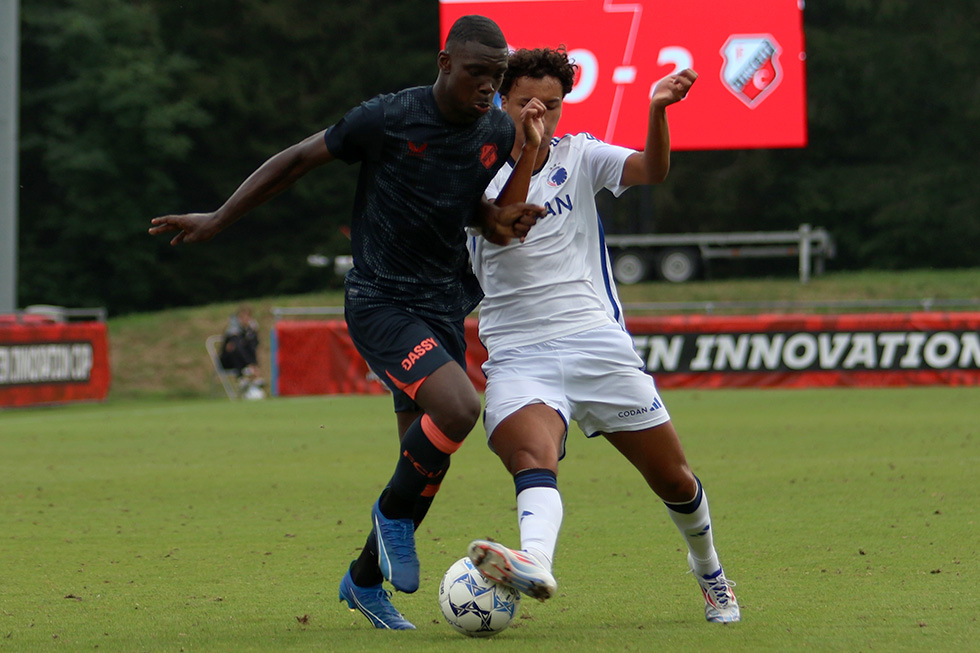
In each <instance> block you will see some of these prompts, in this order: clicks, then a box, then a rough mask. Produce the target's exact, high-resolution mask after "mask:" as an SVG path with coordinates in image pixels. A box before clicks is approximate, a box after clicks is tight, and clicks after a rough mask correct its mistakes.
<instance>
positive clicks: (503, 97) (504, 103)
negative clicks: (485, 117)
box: [500, 95, 507, 111]
mask: <svg viewBox="0 0 980 653" xmlns="http://www.w3.org/2000/svg"><path fill="white" fill-rule="evenodd" d="M500 108H501V109H502V110H503V111H507V96H506V95H501V96H500Z"/></svg>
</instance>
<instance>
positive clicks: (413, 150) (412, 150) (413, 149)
mask: <svg viewBox="0 0 980 653" xmlns="http://www.w3.org/2000/svg"><path fill="white" fill-rule="evenodd" d="M427 147H429V144H428V143H422V144H421V145H416V144H415V143H413V142H412V141H409V142H408V156H417V157H418V158H420V159H423V158H425V148H427Z"/></svg>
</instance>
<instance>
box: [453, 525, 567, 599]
mask: <svg viewBox="0 0 980 653" xmlns="http://www.w3.org/2000/svg"><path fill="white" fill-rule="evenodd" d="M468 554H469V557H470V560H471V561H472V562H473V564H474V565H475V566H476V568H477V569H479V570H480V573H482V574H483V575H484V576H486V577H487V578H489V579H490V580H492V581H494V582H497V583H501V584H502V585H507V586H509V587H513V588H514V589H516V590H518V591H520V592H522V593H523V594H527V595H528V596H530V597H532V598H535V599H538V600H540V601H544V600H545V599H550V598H551V597H552V596H554V595H555V592H556V591H557V590H558V583H557V581H555V577H554V576H552V575H551V573H550V572H548V570H547V569H545V568H544V567H543V566H542V565H541V563H539V562H538V561H537V560H535V559H534V557H533V556H532V555H530V554H529V553H527V552H526V551H515V550H514V549H508V548H507V547H505V546H504V545H502V544H498V543H496V542H488V541H487V540H474V541H473V542H470V546H469V550H468Z"/></svg>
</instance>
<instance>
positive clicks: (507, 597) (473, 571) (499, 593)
mask: <svg viewBox="0 0 980 653" xmlns="http://www.w3.org/2000/svg"><path fill="white" fill-rule="evenodd" d="M439 607H440V608H441V609H442V614H443V616H444V617H446V621H448V622H449V625H450V626H452V627H453V628H455V629H456V630H457V631H459V632H461V633H463V634H464V635H467V636H469V637H490V636H491V635H496V634H497V633H499V632H500V631H502V630H503V629H505V628H507V626H509V625H510V622H511V621H513V620H514V617H515V616H517V611H518V609H519V608H520V607H521V594H520V592H518V591H517V590H515V589H513V588H511V587H507V586H506V585H499V584H497V583H495V582H493V581H492V580H488V579H487V578H486V577H485V576H484V575H483V574H481V573H480V571H479V570H478V569H477V568H476V567H474V566H473V563H472V562H471V561H470V559H469V558H460V559H459V560H457V561H456V562H454V563H453V564H452V566H451V567H450V568H449V570H448V571H447V572H446V575H445V576H443V578H442V582H441V583H440V584H439Z"/></svg>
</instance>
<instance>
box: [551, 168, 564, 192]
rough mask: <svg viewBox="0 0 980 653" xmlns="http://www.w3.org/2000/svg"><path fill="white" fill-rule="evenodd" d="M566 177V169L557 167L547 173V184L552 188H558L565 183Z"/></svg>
mask: <svg viewBox="0 0 980 653" xmlns="http://www.w3.org/2000/svg"><path fill="white" fill-rule="evenodd" d="M566 179H568V171H567V170H565V169H564V168H562V167H558V168H555V169H554V170H553V171H552V172H551V174H549V175H548V185H549V186H551V187H552V188H558V187H559V186H561V185H562V184H564V183H565V180H566Z"/></svg>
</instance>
